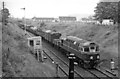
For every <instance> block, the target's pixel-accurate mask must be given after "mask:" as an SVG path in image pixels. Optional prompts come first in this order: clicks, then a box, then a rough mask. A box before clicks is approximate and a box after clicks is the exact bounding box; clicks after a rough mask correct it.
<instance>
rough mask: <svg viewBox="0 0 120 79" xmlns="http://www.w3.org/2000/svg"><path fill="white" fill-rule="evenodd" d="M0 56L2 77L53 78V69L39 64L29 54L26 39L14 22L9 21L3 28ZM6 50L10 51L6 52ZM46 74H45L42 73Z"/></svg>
mask: <svg viewBox="0 0 120 79" xmlns="http://www.w3.org/2000/svg"><path fill="white" fill-rule="evenodd" d="M2 36H3V41H2V44H3V45H2V52H3V54H2V56H3V71H4V73H3V75H4V76H17V77H20V76H23V77H46V76H48V77H51V76H54V71H55V70H54V68H53V67H52V66H50V65H47V64H42V63H41V64H40V63H38V61H37V60H36V59H35V58H34V57H33V56H32V55H31V54H30V53H29V52H30V49H29V48H28V47H27V39H26V38H27V37H28V36H25V34H24V31H23V30H21V29H20V28H19V27H18V26H17V24H16V21H11V23H9V24H8V25H7V26H5V27H4V28H3V33H2ZM8 48H9V49H10V51H8ZM44 72H46V74H45V73H44Z"/></svg>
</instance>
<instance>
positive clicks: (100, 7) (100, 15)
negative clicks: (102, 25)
mask: <svg viewBox="0 0 120 79" xmlns="http://www.w3.org/2000/svg"><path fill="white" fill-rule="evenodd" d="M94 12H95V15H94V17H95V18H96V20H99V21H101V22H102V20H103V19H112V20H113V21H114V23H116V22H117V21H118V2H100V3H98V4H97V6H96V9H95V10H94Z"/></svg>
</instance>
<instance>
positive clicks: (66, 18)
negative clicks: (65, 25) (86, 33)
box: [58, 16, 77, 22]
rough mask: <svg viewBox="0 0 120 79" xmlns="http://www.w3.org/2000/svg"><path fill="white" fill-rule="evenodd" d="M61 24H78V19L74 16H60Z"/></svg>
mask: <svg viewBox="0 0 120 79" xmlns="http://www.w3.org/2000/svg"><path fill="white" fill-rule="evenodd" d="M58 20H59V22H76V20H77V19H76V17H73V16H59V19H58Z"/></svg>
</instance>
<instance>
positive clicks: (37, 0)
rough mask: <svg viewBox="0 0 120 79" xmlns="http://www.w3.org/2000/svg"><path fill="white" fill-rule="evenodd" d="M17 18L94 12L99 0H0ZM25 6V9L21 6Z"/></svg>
mask: <svg viewBox="0 0 120 79" xmlns="http://www.w3.org/2000/svg"><path fill="white" fill-rule="evenodd" d="M3 1H4V2H5V7H6V8H8V9H9V11H10V13H11V15H12V16H14V17H16V18H22V17H24V13H25V17H26V18H32V17H34V16H36V17H58V16H69V15H81V14H90V15H91V14H94V9H95V7H96V6H97V3H98V2H99V0H0V9H1V7H2V5H1V4H2V2H3ZM23 7H25V8H26V9H25V11H24V10H22V9H21V8H23Z"/></svg>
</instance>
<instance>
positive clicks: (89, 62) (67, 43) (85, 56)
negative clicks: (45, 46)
mask: <svg viewBox="0 0 120 79" xmlns="http://www.w3.org/2000/svg"><path fill="white" fill-rule="evenodd" d="M26 30H27V31H29V32H31V33H33V34H35V35H37V36H41V37H42V39H44V40H46V41H47V42H49V43H50V44H51V45H52V46H54V47H55V48H57V49H59V50H60V51H64V54H65V55H67V56H69V54H70V53H74V54H75V57H76V59H75V62H77V63H78V65H80V66H82V67H84V68H96V67H97V66H98V64H99V62H100V53H99V52H100V50H99V45H98V44H97V43H95V42H91V41H87V40H83V39H81V38H78V37H75V36H67V37H65V38H61V36H62V34H61V33H58V32H52V31H51V30H38V29H37V30H33V29H31V28H29V27H27V28H26Z"/></svg>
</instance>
